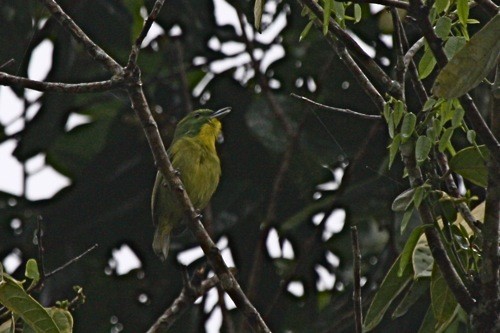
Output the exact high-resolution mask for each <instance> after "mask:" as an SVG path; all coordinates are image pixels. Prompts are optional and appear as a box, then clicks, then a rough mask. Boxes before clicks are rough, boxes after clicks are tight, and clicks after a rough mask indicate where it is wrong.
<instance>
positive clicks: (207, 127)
mask: <svg viewBox="0 0 500 333" xmlns="http://www.w3.org/2000/svg"><path fill="white" fill-rule="evenodd" d="M229 112H231V108H230V107H226V108H222V109H220V110H217V111H213V110H210V109H199V110H195V111H193V112H191V113H189V114H188V115H187V116H186V117H184V118H183V119H182V120H181V121H180V122H179V123H178V124H177V127H176V129H175V134H174V141H176V140H178V139H180V138H182V137H185V136H189V137H199V138H200V139H201V140H204V141H205V140H208V141H211V142H213V141H214V140H215V139H216V138H217V136H218V135H219V134H220V132H221V123H220V121H219V119H220V118H221V117H223V116H225V115H226V114H228V113H229Z"/></svg>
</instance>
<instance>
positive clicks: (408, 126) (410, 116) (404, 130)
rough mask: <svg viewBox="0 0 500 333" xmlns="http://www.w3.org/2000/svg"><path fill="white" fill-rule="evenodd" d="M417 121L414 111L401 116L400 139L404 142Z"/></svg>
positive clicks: (410, 134)
mask: <svg viewBox="0 0 500 333" xmlns="http://www.w3.org/2000/svg"><path fill="white" fill-rule="evenodd" d="M416 123H417V116H416V115H415V114H414V113H411V112H409V113H407V114H405V116H404V118H403V123H402V124H401V141H402V142H406V141H407V140H408V139H409V138H410V137H411V136H412V134H413V131H415V124H416Z"/></svg>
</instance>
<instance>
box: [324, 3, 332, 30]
mask: <svg viewBox="0 0 500 333" xmlns="http://www.w3.org/2000/svg"><path fill="white" fill-rule="evenodd" d="M332 6H333V0H325V8H323V35H326V34H327V33H328V26H329V25H330V16H331V14H332Z"/></svg>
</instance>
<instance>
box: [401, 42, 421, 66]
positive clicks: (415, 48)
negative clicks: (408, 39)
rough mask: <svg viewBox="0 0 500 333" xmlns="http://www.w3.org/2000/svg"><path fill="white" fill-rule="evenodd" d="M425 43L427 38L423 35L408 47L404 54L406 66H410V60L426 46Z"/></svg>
mask: <svg viewBox="0 0 500 333" xmlns="http://www.w3.org/2000/svg"><path fill="white" fill-rule="evenodd" d="M424 44H425V39H424V37H422V38H420V39H419V40H417V41H416V42H415V44H413V45H412V46H411V47H410V48H409V49H408V51H406V53H405V56H404V65H405V68H408V66H409V65H410V62H411V61H412V60H413V58H414V57H415V54H417V52H418V51H419V50H420V49H421V48H422V47H423V46H424Z"/></svg>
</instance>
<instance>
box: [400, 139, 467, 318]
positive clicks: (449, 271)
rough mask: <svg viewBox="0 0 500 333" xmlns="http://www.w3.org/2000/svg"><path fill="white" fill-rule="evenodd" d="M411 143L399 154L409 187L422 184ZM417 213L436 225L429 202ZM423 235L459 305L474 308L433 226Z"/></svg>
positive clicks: (427, 221) (421, 205)
mask: <svg viewBox="0 0 500 333" xmlns="http://www.w3.org/2000/svg"><path fill="white" fill-rule="evenodd" d="M412 145H413V144H412V143H411V142H409V143H406V144H405V145H404V146H402V147H401V148H400V151H401V156H402V158H403V163H404V165H405V167H406V170H407V171H408V177H409V179H410V184H411V187H413V188H415V187H417V186H420V185H422V184H423V183H424V182H423V179H422V172H421V170H420V168H419V167H418V166H417V163H416V160H415V154H414V151H413V148H412ZM418 213H419V215H420V220H421V221H422V224H433V225H436V218H435V217H434V215H433V213H432V211H431V208H430V206H429V204H428V203H427V202H426V201H424V202H422V203H421V204H420V206H419V207H418ZM425 236H426V237H427V242H428V244H429V248H430V250H431V253H432V257H433V258H434V260H435V263H436V264H437V265H438V267H439V269H440V270H441V272H442V273H443V277H444V279H445V281H446V283H447V285H448V287H449V288H450V290H451V292H452V293H453V295H454V296H455V298H456V299H457V301H458V303H459V304H460V306H461V307H462V308H463V309H464V310H465V311H466V312H467V313H471V311H472V310H473V309H474V306H475V303H476V301H475V300H474V299H473V298H472V296H471V294H470V292H469V290H468V289H467V287H466V286H465V284H464V283H463V281H462V279H461V278H460V276H459V275H458V272H457V271H456V269H455V267H454V266H453V264H452V262H451V260H450V258H449V256H448V253H447V252H446V249H445V247H444V245H443V242H442V241H441V238H440V237H439V233H438V232H437V230H436V229H435V228H426V229H425Z"/></svg>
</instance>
